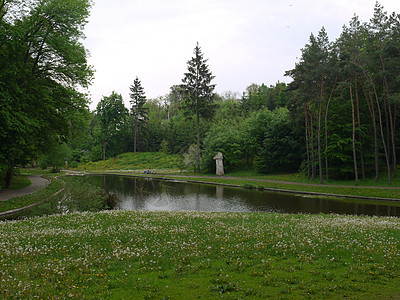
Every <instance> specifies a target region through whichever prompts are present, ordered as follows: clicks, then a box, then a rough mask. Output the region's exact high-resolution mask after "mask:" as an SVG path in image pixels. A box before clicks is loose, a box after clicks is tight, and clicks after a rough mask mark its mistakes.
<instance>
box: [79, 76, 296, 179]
mask: <svg viewBox="0 0 400 300" xmlns="http://www.w3.org/2000/svg"><path fill="white" fill-rule="evenodd" d="M288 96H289V94H288V92H287V86H286V84H284V83H278V84H276V85H275V86H270V87H267V86H265V85H261V86H259V85H256V84H252V85H251V86H249V87H248V88H247V90H246V92H245V93H244V94H243V95H242V96H241V97H238V95H235V94H233V93H226V94H224V95H218V94H214V95H213V99H212V100H213V101H212V102H213V109H212V114H211V115H210V116H209V117H208V118H201V119H200V141H201V162H200V164H201V169H202V170H205V171H209V172H213V170H214V169H215V162H214V161H213V159H212V158H213V156H214V155H215V154H216V153H218V152H219V151H221V152H222V153H223V155H224V166H225V168H226V170H227V171H233V170H238V169H243V168H255V169H256V170H258V171H260V172H264V173H265V172H287V171H297V170H298V169H299V166H300V164H301V161H302V157H303V152H304V151H303V150H304V149H303V148H304V142H303V139H304V137H303V132H302V130H301V129H299V128H297V126H296V123H295V122H294V120H293V118H292V116H291V114H290V112H289V110H288V109H287V108H286V104H287V102H288V98H287V97H288ZM116 99H117V100H116ZM183 101H184V99H183V98H182V92H181V87H180V86H173V87H171V92H170V93H169V94H167V95H165V96H163V97H159V98H157V99H148V100H147V101H146V103H145V105H144V107H143V108H144V109H146V110H145V111H143V112H142V115H141V117H140V118H142V122H141V124H140V125H139V126H137V127H136V130H135V129H134V128H135V127H134V124H135V120H134V116H133V114H131V113H129V112H130V111H133V109H134V108H135V105H132V107H130V108H129V107H128V108H125V107H124V104H123V103H124V102H123V101H122V96H121V95H119V94H117V93H115V92H113V93H112V94H111V95H110V96H107V97H103V98H102V100H101V101H100V103H99V105H98V106H97V110H96V111H95V112H94V114H93V115H92V119H91V120H90V125H89V126H88V127H87V128H86V130H87V134H86V135H85V136H86V138H85V139H84V140H83V141H82V144H81V145H80V149H81V150H80V151H74V158H73V159H74V160H77V161H78V162H86V161H90V160H92V161H96V160H100V159H105V158H110V157H115V156H116V155H118V154H120V153H124V152H134V151H135V148H136V150H137V151H140V152H155V151H161V152H167V153H178V154H182V155H185V157H186V159H185V161H186V163H187V164H188V166H190V167H193V169H197V160H196V142H197V134H196V121H197V120H196V114H190V112H189V113H188V111H187V109H185V108H184V107H183ZM104 102H108V104H104ZM113 106H114V109H113V110H111V109H110V110H109V113H110V116H108V117H107V119H108V120H110V122H109V123H108V124H107V125H106V124H105V123H104V122H103V121H102V120H103V119H104V109H103V108H104V107H113ZM112 113H114V116H113V117H112V116H111V114H112ZM105 132H107V133H105ZM135 132H136V136H137V142H136V147H135V143H134V140H135V139H134V136H135ZM105 137H106V139H105ZM105 144H107V146H106V151H104V149H105V148H104V145H105ZM104 153H105V156H104Z"/></svg>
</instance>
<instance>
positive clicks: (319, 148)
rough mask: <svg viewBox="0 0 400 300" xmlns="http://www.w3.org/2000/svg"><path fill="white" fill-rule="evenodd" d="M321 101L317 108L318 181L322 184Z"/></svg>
mask: <svg viewBox="0 0 400 300" xmlns="http://www.w3.org/2000/svg"><path fill="white" fill-rule="evenodd" d="M321 114H322V101H320V103H319V109H318V168H319V183H320V184H322V182H323V181H322V157H321V118H322V116H321Z"/></svg>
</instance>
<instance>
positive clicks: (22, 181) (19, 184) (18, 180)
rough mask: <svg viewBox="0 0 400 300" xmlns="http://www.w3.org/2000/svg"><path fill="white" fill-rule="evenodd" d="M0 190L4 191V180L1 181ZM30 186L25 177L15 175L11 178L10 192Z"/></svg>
mask: <svg viewBox="0 0 400 300" xmlns="http://www.w3.org/2000/svg"><path fill="white" fill-rule="evenodd" d="M0 183H1V184H0V190H2V189H5V182H4V180H1V182H0ZM29 185H31V182H30V180H29V179H28V178H26V176H24V175H17V176H14V177H13V181H12V185H11V188H10V189H11V190H18V189H21V188H24V187H27V186H29Z"/></svg>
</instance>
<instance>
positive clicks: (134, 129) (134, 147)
mask: <svg viewBox="0 0 400 300" xmlns="http://www.w3.org/2000/svg"><path fill="white" fill-rule="evenodd" d="M136 138H137V127H136V121H135V126H134V127H133V154H134V155H136Z"/></svg>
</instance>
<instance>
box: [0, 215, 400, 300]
mask: <svg viewBox="0 0 400 300" xmlns="http://www.w3.org/2000/svg"><path fill="white" fill-rule="evenodd" d="M0 237H1V238H0V265H1V271H0V293H1V297H2V298H7V299H8V298H11V299H12V298H15V299H19V298H34V297H38V298H52V299H63V298H67V297H71V298H75V299H80V298H93V299H102V298H113V299H115V298H116V299H123V298H138V299H141V298H151V299H190V298H199V299H215V298H220V297H222V298H225V299H243V298H250V299H266V298H270V299H275V298H286V299H309V298H312V299H331V298H344V297H349V298H353V299H369V298H373V297H374V298H378V299H379V298H381V299H387V298H390V297H394V298H397V297H399V296H400V292H399V289H398V286H399V284H400V269H399V268H398V266H399V264H400V219H399V218H390V217H354V216H337V215H285V214H253V213H240V214H239V213H199V212H146V211H135V212H128V211H107V212H98V213H74V214H69V215H53V216H48V217H40V218H32V219H28V220H23V221H14V222H0Z"/></svg>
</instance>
